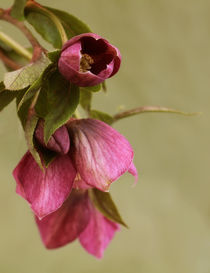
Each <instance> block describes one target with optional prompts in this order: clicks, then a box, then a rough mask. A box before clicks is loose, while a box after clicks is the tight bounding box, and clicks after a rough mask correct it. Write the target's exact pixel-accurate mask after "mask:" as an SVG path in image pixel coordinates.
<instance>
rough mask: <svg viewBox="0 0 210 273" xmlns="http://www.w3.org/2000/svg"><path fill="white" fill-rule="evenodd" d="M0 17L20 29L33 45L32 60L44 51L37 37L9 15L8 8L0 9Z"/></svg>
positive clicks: (36, 58)
mask: <svg viewBox="0 0 210 273" xmlns="http://www.w3.org/2000/svg"><path fill="white" fill-rule="evenodd" d="M0 19H1V20H4V21H7V22H9V23H11V24H12V25H14V26H16V27H17V28H19V29H20V31H21V32H22V33H23V34H24V35H25V36H26V38H27V39H28V40H29V42H30V43H31V45H32V47H33V57H32V61H36V60H38V59H39V58H40V56H41V54H42V52H45V49H43V48H42V46H41V45H40V43H39V42H38V41H37V39H36V38H35V37H34V35H33V34H32V33H31V31H30V30H29V29H28V28H27V27H26V26H25V24H24V23H23V22H20V21H18V20H16V19H15V18H13V17H12V16H11V15H10V9H8V10H4V9H0Z"/></svg>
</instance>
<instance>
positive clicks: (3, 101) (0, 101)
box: [0, 87, 17, 111]
mask: <svg viewBox="0 0 210 273" xmlns="http://www.w3.org/2000/svg"><path fill="white" fill-rule="evenodd" d="M16 96H17V92H10V91H8V90H4V91H1V87H0V111H2V110H3V109H4V107H6V106H7V105H8V104H9V103H10V102H11V101H13V99H14V98H15V97H16Z"/></svg>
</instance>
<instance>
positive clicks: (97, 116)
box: [90, 110, 114, 125]
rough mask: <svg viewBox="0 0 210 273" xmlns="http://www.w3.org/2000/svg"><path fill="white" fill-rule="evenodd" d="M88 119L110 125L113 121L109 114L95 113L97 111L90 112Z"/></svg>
mask: <svg viewBox="0 0 210 273" xmlns="http://www.w3.org/2000/svg"><path fill="white" fill-rule="evenodd" d="M90 117H91V118H94V119H98V120H101V121H103V122H105V123H107V124H109V125H110V124H112V123H113V121H114V119H113V117H112V116H110V115H109V114H107V113H104V112H100V111H97V110H91V111H90Z"/></svg>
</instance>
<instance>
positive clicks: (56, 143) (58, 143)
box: [35, 120, 70, 154]
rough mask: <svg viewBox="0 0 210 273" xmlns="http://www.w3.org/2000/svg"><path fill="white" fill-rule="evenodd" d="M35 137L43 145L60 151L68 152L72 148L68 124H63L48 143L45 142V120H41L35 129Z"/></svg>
mask: <svg viewBox="0 0 210 273" xmlns="http://www.w3.org/2000/svg"><path fill="white" fill-rule="evenodd" d="M35 138H36V140H37V141H38V142H39V144H40V145H42V146H43V147H45V148H47V149H49V150H51V151H54V152H57V153H60V154H67V153H68V151H69V148H70V139H69V134H68V130H67V128H66V126H61V127H60V128H58V129H57V130H56V131H55V133H54V134H53V135H52V136H51V138H50V140H49V142H48V143H47V145H46V144H45V143H44V121H43V120H40V121H39V123H38V126H37V128H36V131H35Z"/></svg>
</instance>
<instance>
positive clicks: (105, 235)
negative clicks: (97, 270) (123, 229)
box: [79, 206, 119, 258]
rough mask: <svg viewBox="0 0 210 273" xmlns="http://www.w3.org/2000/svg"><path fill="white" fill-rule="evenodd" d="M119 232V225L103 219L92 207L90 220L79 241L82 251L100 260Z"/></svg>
mask: <svg viewBox="0 0 210 273" xmlns="http://www.w3.org/2000/svg"><path fill="white" fill-rule="evenodd" d="M117 230H119V225H118V224H117V223H114V222H112V221H110V220H108V219H107V218H106V217H104V216H103V215H102V214H101V213H100V212H99V211H98V210H97V209H96V208H95V207H93V206H92V212H91V218H90V221H89V224H88V226H87V227H86V229H85V230H84V231H83V232H82V233H81V234H80V236H79V240H80V243H81V245H82V246H83V247H84V249H85V250H86V251H87V252H89V253H90V254H92V255H94V256H95V257H97V258H102V257H103V253H104V250H105V249H106V247H107V246H108V244H109V242H110V241H111V240H112V238H113V237H114V234H115V232H116V231H117Z"/></svg>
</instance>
